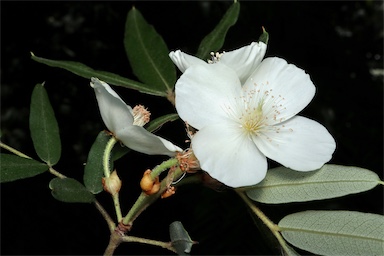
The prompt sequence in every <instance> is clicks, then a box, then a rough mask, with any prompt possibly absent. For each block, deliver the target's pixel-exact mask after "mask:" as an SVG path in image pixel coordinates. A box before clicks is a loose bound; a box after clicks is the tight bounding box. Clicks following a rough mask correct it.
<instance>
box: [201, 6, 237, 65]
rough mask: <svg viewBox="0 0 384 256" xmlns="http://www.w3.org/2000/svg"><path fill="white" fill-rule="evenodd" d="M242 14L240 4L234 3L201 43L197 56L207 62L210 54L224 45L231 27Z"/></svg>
mask: <svg viewBox="0 0 384 256" xmlns="http://www.w3.org/2000/svg"><path fill="white" fill-rule="evenodd" d="M239 12H240V3H239V2H237V1H236V2H234V3H233V4H232V6H231V7H230V8H229V9H228V10H227V12H226V13H225V14H224V16H223V18H221V20H220V22H219V23H218V24H217V25H216V27H215V28H214V29H213V30H212V32H211V33H209V34H208V35H207V36H205V37H204V39H203V40H202V41H201V43H200V45H199V48H198V50H197V53H196V56H197V57H198V58H200V59H203V60H206V59H208V58H209V57H210V52H216V51H218V50H220V49H221V47H223V45H224V40H225V36H226V35H227V32H228V30H229V28H230V27H232V26H233V25H235V23H236V22H237V18H238V16H239Z"/></svg>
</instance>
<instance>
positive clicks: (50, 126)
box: [29, 84, 61, 166]
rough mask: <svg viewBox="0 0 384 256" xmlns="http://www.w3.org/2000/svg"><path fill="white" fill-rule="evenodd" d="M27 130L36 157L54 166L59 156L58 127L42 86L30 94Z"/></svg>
mask: <svg viewBox="0 0 384 256" xmlns="http://www.w3.org/2000/svg"><path fill="white" fill-rule="evenodd" d="M29 129H30V130H31V137H32V141H33V146H34V147H35V150H36V153H37V155H38V156H39V157H40V159H41V160H43V161H44V162H46V163H47V164H48V165H49V166H53V165H55V164H56V163H57V162H58V161H59V159H60V155H61V141H60V134H59V126H58V124H57V121H56V118H55V114H54V112H53V109H52V106H51V103H50V102H49V98H48V94H47V92H46V90H45V88H44V86H43V84H37V85H36V86H35V88H34V90H33V92H32V98H31V112H30V116H29Z"/></svg>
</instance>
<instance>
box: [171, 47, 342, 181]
mask: <svg viewBox="0 0 384 256" xmlns="http://www.w3.org/2000/svg"><path fill="white" fill-rule="evenodd" d="M260 44H261V43H260ZM250 47H251V46H246V47H243V48H240V49H238V50H236V51H232V52H227V53H224V55H223V56H221V58H220V60H218V61H217V60H216V61H215V63H213V64H207V63H204V64H200V63H199V62H200V61H197V60H194V59H193V58H195V57H193V56H190V55H186V54H184V53H181V52H178V53H177V55H178V57H177V58H176V57H175V56H176V55H175V54H176V53H174V52H173V53H171V54H170V56H171V58H172V60H173V61H174V62H175V64H176V65H177V66H178V67H179V68H180V67H185V69H184V70H183V69H181V71H183V72H184V74H183V75H182V76H181V77H180V78H179V80H178V81H177V83H176V89H175V90H176V92H175V94H176V109H177V112H178V114H179V115H180V117H181V118H182V119H183V120H184V121H186V122H187V123H188V124H189V125H191V126H192V127H194V128H196V129H198V132H197V133H196V134H195V135H194V136H193V137H192V140H191V146H192V149H193V152H194V154H195V155H196V157H197V159H198V160H199V162H200V166H201V168H202V169H203V170H205V171H206V172H208V173H209V174H210V175H211V176H212V177H213V178H215V179H217V180H218V181H220V182H222V183H224V184H226V185H228V186H231V187H241V186H250V185H254V184H257V183H259V182H260V181H262V180H263V179H264V177H265V175H266V172H267V159H266V157H268V158H270V159H273V160H275V161H277V162H279V163H280V164H282V165H284V166H286V167H288V168H291V169H294V170H297V171H311V170H316V169H318V168H320V167H321V166H322V165H323V164H324V163H326V162H328V161H329V160H330V159H331V157H332V154H333V152H334V150H335V147H336V144H335V141H334V139H333V137H332V136H331V135H330V134H329V132H328V131H327V129H326V128H325V127H324V126H322V125H321V124H319V123H317V122H315V121H313V120H311V119H308V118H305V117H301V116H296V114H297V113H298V112H300V111H301V110H303V109H304V108H305V107H306V106H307V105H308V104H309V102H310V101H311V100H312V98H313V97H314V95H315V86H314V85H313V83H312V81H311V80H310V77H309V75H308V74H306V73H305V72H304V71H303V70H302V69H299V68H297V67H296V66H294V65H292V64H288V63H287V62H286V61H285V60H283V59H280V58H266V59H264V60H263V61H261V59H262V58H263V56H264V53H265V50H263V49H261V47H262V46H261V47H260V45H259V47H258V48H259V49H261V50H260V51H259V52H258V55H257V56H256V57H255V56H253V58H254V59H256V61H248V63H249V65H248V66H247V65H244V63H239V62H231V63H228V62H226V63H222V60H224V59H225V56H226V55H227V54H231V55H232V56H230V57H231V58H230V59H233V60H247V59H248V56H249V51H247V50H249V48H250ZM244 48H248V49H244ZM244 54H248V55H244ZM183 55H184V56H183ZM233 55H238V56H233ZM214 56H216V55H214ZM219 57H220V56H219ZM196 59H197V58H196ZM191 60H192V61H191ZM178 61H180V62H178ZM236 65H239V66H242V67H241V69H236V68H232V67H233V66H236ZM250 66H251V68H250ZM239 70H241V71H244V72H239Z"/></svg>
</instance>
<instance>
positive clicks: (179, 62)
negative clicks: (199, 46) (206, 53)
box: [169, 50, 208, 73]
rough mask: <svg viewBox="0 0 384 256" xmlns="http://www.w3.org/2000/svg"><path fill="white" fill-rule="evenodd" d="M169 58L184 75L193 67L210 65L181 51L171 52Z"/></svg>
mask: <svg viewBox="0 0 384 256" xmlns="http://www.w3.org/2000/svg"><path fill="white" fill-rule="evenodd" d="M169 57H170V58H171V60H172V61H173V63H175V65H176V66H177V67H178V68H179V70H180V71H181V72H183V73H184V72H185V70H187V68H189V67H190V66H192V65H204V64H205V65H208V63H206V62H204V61H203V60H201V59H199V58H197V57H195V56H192V55H189V54H187V53H183V52H182V51H180V50H177V51H174V52H173V51H172V52H170V53H169Z"/></svg>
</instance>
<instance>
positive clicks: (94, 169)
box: [83, 131, 110, 194]
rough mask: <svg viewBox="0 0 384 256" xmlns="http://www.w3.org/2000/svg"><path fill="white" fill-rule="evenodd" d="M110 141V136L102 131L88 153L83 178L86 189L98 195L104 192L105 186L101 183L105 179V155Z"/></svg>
mask: <svg viewBox="0 0 384 256" xmlns="http://www.w3.org/2000/svg"><path fill="white" fill-rule="evenodd" d="M109 139H110V135H108V134H107V133H106V132H104V131H101V132H100V133H99V135H98V136H97V138H96V140H95V142H94V143H93V144H92V147H91V150H90V151H89V153H88V159H87V163H86V165H85V167H84V177H83V178H84V185H85V187H86V188H87V189H88V190H89V191H90V192H92V193H93V194H98V193H100V192H101V191H103V185H102V183H101V179H102V177H104V169H103V153H104V149H105V146H106V145H107V143H108V141H109Z"/></svg>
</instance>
